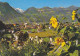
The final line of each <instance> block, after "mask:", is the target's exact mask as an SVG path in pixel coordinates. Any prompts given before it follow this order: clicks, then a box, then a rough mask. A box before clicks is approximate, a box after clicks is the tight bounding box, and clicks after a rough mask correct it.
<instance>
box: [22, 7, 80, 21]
mask: <svg viewBox="0 0 80 56" xmlns="http://www.w3.org/2000/svg"><path fill="white" fill-rule="evenodd" d="M78 8H79V7H76V6H70V7H67V8H64V7H54V8H50V7H43V8H35V7H31V8H28V9H27V10H26V11H24V15H25V16H26V17H27V18H28V19H29V21H31V22H49V19H50V18H51V17H52V16H54V17H56V18H57V19H58V21H60V22H62V21H63V22H72V20H71V16H72V11H73V10H75V9H78ZM76 21H77V20H76Z"/></svg>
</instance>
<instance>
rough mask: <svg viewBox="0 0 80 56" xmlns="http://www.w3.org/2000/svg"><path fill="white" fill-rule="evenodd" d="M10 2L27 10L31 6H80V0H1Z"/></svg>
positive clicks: (13, 5) (15, 6)
mask: <svg viewBox="0 0 80 56" xmlns="http://www.w3.org/2000/svg"><path fill="white" fill-rule="evenodd" d="M0 1H1V2H8V3H9V4H10V5H11V6H12V7H14V8H21V9H23V10H26V9H28V8H30V7H36V8H42V7H47V6H48V7H51V8H53V7H68V6H71V5H74V6H78V7H80V0H0Z"/></svg>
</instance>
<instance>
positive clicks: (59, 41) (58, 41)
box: [55, 37, 66, 47]
mask: <svg viewBox="0 0 80 56" xmlns="http://www.w3.org/2000/svg"><path fill="white" fill-rule="evenodd" d="M55 44H57V45H60V44H61V46H62V47H63V46H64V45H66V43H65V42H64V40H63V38H60V37H57V38H55Z"/></svg>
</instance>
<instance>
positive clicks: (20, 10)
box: [15, 8, 24, 13]
mask: <svg viewBox="0 0 80 56" xmlns="http://www.w3.org/2000/svg"><path fill="white" fill-rule="evenodd" d="M15 10H16V11H17V12H18V13H23V12H24V11H23V10H22V9H20V8H15Z"/></svg>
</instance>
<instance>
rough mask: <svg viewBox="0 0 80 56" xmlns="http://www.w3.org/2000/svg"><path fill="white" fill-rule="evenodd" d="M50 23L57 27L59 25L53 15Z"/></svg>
mask: <svg viewBox="0 0 80 56" xmlns="http://www.w3.org/2000/svg"><path fill="white" fill-rule="evenodd" d="M50 24H52V27H54V28H56V27H57V26H58V22H57V19H56V18H54V17H53V16H52V17H51V19H50Z"/></svg>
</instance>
